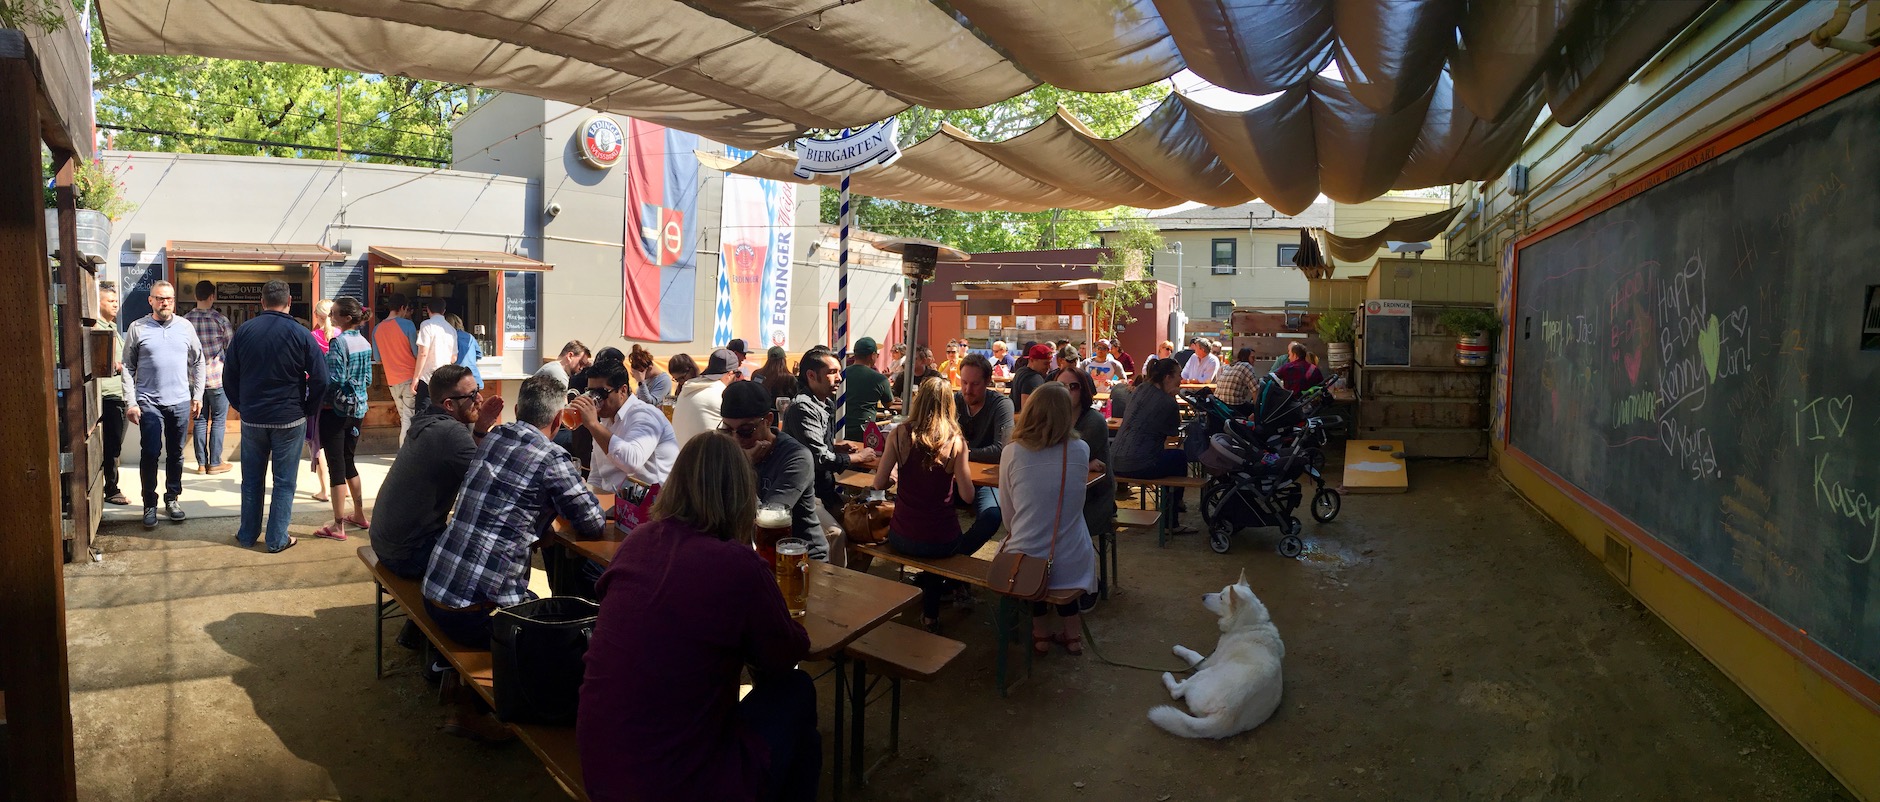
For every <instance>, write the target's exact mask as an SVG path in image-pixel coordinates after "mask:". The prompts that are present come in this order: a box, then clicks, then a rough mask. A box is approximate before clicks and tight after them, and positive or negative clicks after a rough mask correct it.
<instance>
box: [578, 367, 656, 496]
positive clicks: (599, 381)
mask: <svg viewBox="0 0 1880 802" xmlns="http://www.w3.org/2000/svg"><path fill="white" fill-rule="evenodd" d="M586 373H587V392H586V393H584V394H582V395H581V396H580V397H579V398H576V399H575V400H574V403H573V406H574V408H575V410H576V411H578V412H580V413H581V424H582V426H584V427H585V428H586V429H587V431H588V434H591V435H593V436H594V455H593V462H592V464H591V467H590V468H589V470H588V479H589V480H590V481H592V482H593V483H594V484H595V485H598V486H600V487H602V488H605V489H607V490H619V489H620V486H621V485H622V484H625V483H626V481H627V480H628V479H637V480H639V481H641V482H644V483H646V484H648V485H656V484H659V483H661V482H664V481H666V476H667V475H668V474H671V473H672V463H673V460H675V459H678V458H679V439H678V438H677V437H676V436H674V434H673V431H672V422H671V421H668V420H666V414H665V413H664V412H661V411H660V410H659V407H656V406H653V405H652V404H648V403H646V402H645V401H642V400H640V399H639V398H638V397H636V396H635V395H634V394H633V376H632V374H631V373H629V372H627V365H626V363H624V362H622V361H620V360H619V359H608V360H605V361H601V362H596V363H594V365H593V367H590V368H588V369H587V371H586Z"/></svg>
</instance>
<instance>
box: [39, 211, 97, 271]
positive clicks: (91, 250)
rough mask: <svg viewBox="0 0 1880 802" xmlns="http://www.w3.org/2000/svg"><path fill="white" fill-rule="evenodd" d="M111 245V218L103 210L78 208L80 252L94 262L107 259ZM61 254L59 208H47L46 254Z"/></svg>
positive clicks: (82, 256)
mask: <svg viewBox="0 0 1880 802" xmlns="http://www.w3.org/2000/svg"><path fill="white" fill-rule="evenodd" d="M110 247H111V218H109V217H105V216H104V213H103V212H94V211H92V210H90V209H80V210H78V253H79V256H80V257H81V258H84V259H89V260H91V263H92V264H98V263H101V262H103V261H105V257H106V256H108V255H109V254H107V253H106V251H107V250H109V249H110ZM58 254H59V210H57V209H47V210H46V255H47V256H58Z"/></svg>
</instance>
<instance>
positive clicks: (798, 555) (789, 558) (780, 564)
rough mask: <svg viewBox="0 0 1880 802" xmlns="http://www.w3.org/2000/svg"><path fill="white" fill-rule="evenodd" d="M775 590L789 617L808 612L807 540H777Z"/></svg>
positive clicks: (790, 538) (799, 615)
mask: <svg viewBox="0 0 1880 802" xmlns="http://www.w3.org/2000/svg"><path fill="white" fill-rule="evenodd" d="M776 566H777V590H779V591H782V592H783V603H784V605H785V606H787V607H789V608H790V617H791V618H802V617H803V616H804V614H806V613H808V612H809V541H807V540H804V539H802V538H796V537H786V538H784V539H782V540H779V541H777V562H776Z"/></svg>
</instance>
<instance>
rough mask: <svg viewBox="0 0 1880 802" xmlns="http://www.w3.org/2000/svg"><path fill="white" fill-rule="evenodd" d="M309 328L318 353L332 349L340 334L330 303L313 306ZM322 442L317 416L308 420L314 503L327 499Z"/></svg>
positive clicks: (309, 461) (309, 463) (308, 454)
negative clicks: (311, 330)
mask: <svg viewBox="0 0 1880 802" xmlns="http://www.w3.org/2000/svg"><path fill="white" fill-rule="evenodd" d="M311 328H312V329H313V341H314V342H315V343H317V344H319V346H320V353H322V354H324V353H326V352H327V349H329V348H331V347H332V342H333V338H335V337H338V336H339V334H340V328H339V327H338V326H335V325H333V302H332V301H330V300H327V301H321V302H319V303H317V304H314V305H313V325H312V326H311ZM323 442H325V441H324V439H322V438H321V437H320V421H319V419H318V416H315V417H312V418H308V419H307V463H308V467H309V468H312V469H313V479H314V485H315V486H316V487H317V488H318V489H317V490H315V491H313V500H314V501H326V500H327V498H328V497H327V495H326V473H327V471H326V468H325V459H324V457H325V452H326V449H325V448H324V447H322V445H321V444H322V443H323Z"/></svg>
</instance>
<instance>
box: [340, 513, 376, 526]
mask: <svg viewBox="0 0 1880 802" xmlns="http://www.w3.org/2000/svg"><path fill="white" fill-rule="evenodd" d="M340 520H342V521H345V522H346V523H349V524H352V525H353V526H356V527H359V528H360V529H371V528H372V522H371V521H368V520H366V519H365V516H363V515H360V514H358V513H354V514H352V515H350V516H348V517H345V518H341V519H340Z"/></svg>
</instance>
